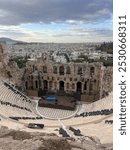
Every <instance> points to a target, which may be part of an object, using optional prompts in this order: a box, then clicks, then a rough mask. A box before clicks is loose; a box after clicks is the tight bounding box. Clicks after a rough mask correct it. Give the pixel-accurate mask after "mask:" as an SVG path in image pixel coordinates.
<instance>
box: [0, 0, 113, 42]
mask: <svg viewBox="0 0 130 150" xmlns="http://www.w3.org/2000/svg"><path fill="white" fill-rule="evenodd" d="M112 7H113V1H112V0H0V37H9V38H13V39H17V40H23V41H33V42H34V41H35V42H101V41H112V11H113V10H112V9H113V8H112Z"/></svg>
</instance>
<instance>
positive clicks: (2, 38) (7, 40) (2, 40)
mask: <svg viewBox="0 0 130 150" xmlns="http://www.w3.org/2000/svg"><path fill="white" fill-rule="evenodd" d="M0 42H6V43H17V42H20V43H23V42H22V41H17V40H13V39H10V38H6V37H1V38H0Z"/></svg>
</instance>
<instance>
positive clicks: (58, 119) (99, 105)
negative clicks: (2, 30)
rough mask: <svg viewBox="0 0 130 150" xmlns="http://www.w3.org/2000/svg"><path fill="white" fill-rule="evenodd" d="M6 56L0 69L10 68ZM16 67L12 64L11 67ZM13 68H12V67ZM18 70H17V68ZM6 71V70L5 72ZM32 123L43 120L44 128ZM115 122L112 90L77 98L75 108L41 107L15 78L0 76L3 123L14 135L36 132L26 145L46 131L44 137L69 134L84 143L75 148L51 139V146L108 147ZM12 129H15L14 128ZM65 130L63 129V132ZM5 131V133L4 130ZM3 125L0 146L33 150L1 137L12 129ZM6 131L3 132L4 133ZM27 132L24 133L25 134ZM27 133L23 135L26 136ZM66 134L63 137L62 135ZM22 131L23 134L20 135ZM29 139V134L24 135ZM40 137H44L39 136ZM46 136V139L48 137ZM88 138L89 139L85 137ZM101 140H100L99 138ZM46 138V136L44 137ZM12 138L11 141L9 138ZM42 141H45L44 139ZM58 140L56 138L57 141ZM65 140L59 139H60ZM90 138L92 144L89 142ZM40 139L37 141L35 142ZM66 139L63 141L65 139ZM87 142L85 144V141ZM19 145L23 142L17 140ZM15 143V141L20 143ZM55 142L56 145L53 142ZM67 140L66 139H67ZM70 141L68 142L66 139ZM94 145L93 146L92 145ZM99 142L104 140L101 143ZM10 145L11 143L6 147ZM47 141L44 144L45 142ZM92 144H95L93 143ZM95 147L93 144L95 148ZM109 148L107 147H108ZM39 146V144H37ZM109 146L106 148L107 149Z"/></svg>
mask: <svg viewBox="0 0 130 150" xmlns="http://www.w3.org/2000/svg"><path fill="white" fill-rule="evenodd" d="M2 59H4V57H2V55H1V59H0V61H1V64H0V71H1V72H0V73H1V74H4V72H3V70H5V68H6V70H7V71H8V70H9V69H10V68H9V67H8V62H5V63H4V60H3V61H2ZM12 70H13V68H12ZM9 71H11V70H9ZM14 72H15V71H14ZM6 74H7V73H6ZM30 123H35V124H44V128H42V129H31V128H29V127H28V125H29V124H30ZM112 123H113V93H109V94H108V96H106V97H104V98H102V99H100V100H98V101H96V102H93V103H87V102H83V101H82V102H81V101H80V102H78V103H77V105H76V109H75V110H74V111H70V110H61V109H52V108H44V107H43V108H41V107H38V101H37V100H35V99H31V98H29V97H27V96H26V95H24V94H23V93H22V92H20V91H19V90H18V89H17V88H16V86H15V84H14V83H13V82H10V81H9V80H7V77H6V76H5V77H2V76H1V77H0V127H1V128H2V126H4V127H7V128H8V130H11V135H12V132H13V133H14V131H16V133H14V135H15V136H17V133H18V134H23V132H26V134H27V133H32V132H35V134H33V135H32V136H31V135H30V138H32V141H30V140H29V141H27V140H25V141H23V143H22V144H23V145H24V146H25V145H26V144H27V143H28V142H29V143H30V144H31V143H33V140H34V142H36V141H37V139H36V137H37V134H38V133H39V134H47V136H46V137H45V139H47V138H48V135H49V139H50V135H52V134H53V135H56V136H57V137H60V139H62V138H69V140H72V139H73V140H76V141H80V144H82V146H77V143H76V144H74V145H75V146H74V147H75V148H70V147H66V146H63V147H62V146H61V145H62V144H61V145H60V146H59V148H57V145H55V144H54V143H53V142H52V141H51V142H50V141H49V143H48V146H47V147H49V146H50V145H51V144H52V145H51V147H50V149H54V150H55V149H56V150H81V149H85V150H90V149H92V150H94V149H96V150H103V149H105V146H104V145H105V144H106V145H107V144H111V149H112V143H113V138H112V137H113V136H112V135H113V133H112ZM12 130H13V131H12ZM62 131H64V132H62ZM1 132H2V133H1ZM6 132H7V130H6V131H5V130H2V131H1V129H0V145H1V143H3V144H5V146H4V147H1V148H0V150H6V149H7V150H9V149H10V150H12V149H13V150H15V149H16V150H17V149H19V150H25V149H26V150H32V149H33V148H32V147H31V146H32V145H28V148H27V147H26V146H25V148H23V147H22V146H21V147H20V148H17V147H16V146H15V144H14V145H13V148H12V145H10V143H12V141H11V140H9V139H8V138H7V141H6V140H5V139H4V140H2V141H1V137H4V138H5V137H6V136H7V135H10V134H9V133H10V132H9V131H8V132H7V134H6ZM3 134H4V135H3ZM26 134H25V135H26ZM25 135H24V136H25ZM62 136H63V137H62ZM22 137H23V135H21V138H22ZM24 139H26V138H24ZM40 139H41V137H40ZM45 139H44V140H45ZM86 139H87V141H86ZM97 139H99V140H100V142H98V140H97ZM42 140H43V139H42ZM9 141H10V142H9ZM42 142H43V141H42ZM55 142H57V141H55ZM60 142H61V143H62V142H63V141H62V140H61V141H58V143H60ZM90 142H91V144H90ZM36 143H37V142H36ZM63 143H64V142H63ZM83 143H85V145H84V144H83ZM17 144H18V145H20V143H17ZM17 144H16V145H17ZM53 144H54V145H53ZM64 144H65V143H64ZM66 144H67V143H66ZM89 144H90V145H91V146H90V145H89ZM99 144H104V145H102V147H101V146H100V148H99ZM7 145H10V147H7ZM45 145H46V144H45V141H44V146H45ZM83 145H84V146H83ZM92 145H93V146H92ZM47 147H45V148H41V149H40V148H39V149H37V150H50V149H49V148H47ZM92 147H93V148H92ZM107 148H108V147H107ZM34 149H35V150H36V148H34ZM106 150H107V149H106Z"/></svg>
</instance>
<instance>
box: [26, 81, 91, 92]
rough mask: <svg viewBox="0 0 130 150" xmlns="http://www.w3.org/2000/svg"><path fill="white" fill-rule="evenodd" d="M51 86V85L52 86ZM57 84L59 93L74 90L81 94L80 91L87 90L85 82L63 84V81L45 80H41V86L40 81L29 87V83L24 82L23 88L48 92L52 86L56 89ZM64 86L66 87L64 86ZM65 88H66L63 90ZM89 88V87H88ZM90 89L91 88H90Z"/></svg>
mask: <svg viewBox="0 0 130 150" xmlns="http://www.w3.org/2000/svg"><path fill="white" fill-rule="evenodd" d="M52 84H53V85H52ZM57 84H59V85H58V86H59V88H58V89H57V90H60V91H65V90H70V89H72V90H75V91H77V92H82V90H87V86H88V85H87V81H86V82H84V83H82V82H77V83H72V84H70V83H65V82H64V81H59V82H58V83H57V82H53V83H52V81H47V80H43V84H42V83H41V81H38V80H35V81H34V82H33V83H31V87H30V85H29V82H28V81H26V82H25V87H26V89H27V90H28V89H30V88H31V89H32V90H33V89H39V88H42V89H43V90H49V89H51V88H52V86H54V87H57ZM65 84H66V85H65ZM65 87H66V88H65ZM90 87H91V86H90ZM91 89H92V87H91Z"/></svg>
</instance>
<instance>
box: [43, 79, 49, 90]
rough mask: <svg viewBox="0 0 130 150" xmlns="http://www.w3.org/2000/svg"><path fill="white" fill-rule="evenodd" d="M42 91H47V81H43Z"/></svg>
mask: <svg viewBox="0 0 130 150" xmlns="http://www.w3.org/2000/svg"><path fill="white" fill-rule="evenodd" d="M43 89H44V90H48V81H47V80H44V81H43Z"/></svg>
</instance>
